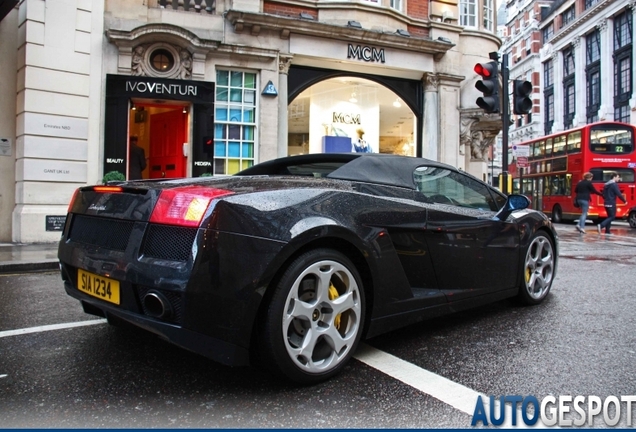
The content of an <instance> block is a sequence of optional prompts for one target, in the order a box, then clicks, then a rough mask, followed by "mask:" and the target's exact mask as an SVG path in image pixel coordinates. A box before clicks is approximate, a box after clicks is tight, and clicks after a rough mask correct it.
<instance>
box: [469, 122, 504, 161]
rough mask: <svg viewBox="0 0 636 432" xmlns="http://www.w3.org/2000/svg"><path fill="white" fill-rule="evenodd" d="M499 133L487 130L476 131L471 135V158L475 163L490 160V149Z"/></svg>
mask: <svg viewBox="0 0 636 432" xmlns="http://www.w3.org/2000/svg"><path fill="white" fill-rule="evenodd" d="M496 136H497V132H493V131H487V130H474V131H473V132H472V133H471V144H470V157H471V160H473V161H485V160H487V159H488V149H489V148H490V147H491V146H492V145H493V143H494V142H495V137H496Z"/></svg>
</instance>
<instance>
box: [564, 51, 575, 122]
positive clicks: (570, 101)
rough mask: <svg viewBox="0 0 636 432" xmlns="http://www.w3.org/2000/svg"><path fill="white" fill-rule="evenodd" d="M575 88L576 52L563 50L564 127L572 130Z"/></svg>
mask: <svg viewBox="0 0 636 432" xmlns="http://www.w3.org/2000/svg"><path fill="white" fill-rule="evenodd" d="M574 102H575V87H574V50H573V48H572V47H568V48H566V49H565V50H563V127H565V128H566V129H567V128H570V127H572V124H573V123H574V109H575V103H574Z"/></svg>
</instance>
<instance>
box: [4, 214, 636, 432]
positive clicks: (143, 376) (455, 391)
mask: <svg viewBox="0 0 636 432" xmlns="http://www.w3.org/2000/svg"><path fill="white" fill-rule="evenodd" d="M557 229H558V231H559V234H560V237H561V249H560V257H561V260H560V267H559V272H558V276H557V278H556V280H555V282H554V285H553V289H552V292H551V294H550V296H549V298H548V299H547V300H546V301H545V302H544V303H543V304H542V305H540V306H537V307H520V306H516V305H515V304H513V303H512V302H509V301H502V302H499V303H496V304H493V305H489V306H486V307H482V308H479V309H476V310H472V311H467V312H462V313H458V314H454V315H452V316H448V317H444V318H440V319H435V320H431V321H427V322H424V323H421V324H417V325H413V326H410V327H408V328H405V329H402V330H399V331H395V332H392V333H390V334H387V335H383V336H380V337H376V338H374V339H372V340H369V341H367V342H366V343H365V345H364V346H363V347H362V349H361V350H359V352H358V354H357V357H356V359H354V360H353V361H352V362H351V363H350V364H349V365H348V366H347V368H346V369H345V371H344V373H343V374H341V375H339V376H338V377H336V378H335V379H333V380H331V381H329V382H326V383H322V384H319V385H316V386H312V387H294V386H289V385H286V384H282V383H280V382H278V381H276V380H274V379H272V378H270V377H269V376H267V375H265V374H263V373H261V372H260V371H259V370H258V369H252V368H238V369H232V368H227V367H224V366H221V365H218V364H216V363H214V362H211V361H209V360H207V359H205V358H203V357H200V356H198V355H195V354H192V353H189V352H187V351H184V350H182V349H179V348H177V347H174V346H172V345H170V344H168V343H166V342H164V341H162V340H159V339H157V338H156V337H154V336H152V335H149V334H146V333H143V332H138V331H134V332H132V333H131V332H127V331H123V330H122V329H118V328H112V327H109V326H108V325H107V324H105V323H104V322H103V321H102V320H96V319H95V317H92V316H90V315H86V314H84V313H83V312H82V310H81V307H80V306H79V304H78V303H77V302H76V301H75V300H73V299H71V298H69V297H68V296H66V295H65V294H64V292H63V288H62V283H61V281H60V278H59V275H58V274H57V273H56V272H50V273H31V274H21V275H18V274H16V275H0V304H1V305H2V308H1V309H0V310H1V311H2V314H1V315H0V425H1V427H3V428H45V427H46V428H49V427H56V428H92V427H100V428H104V427H108V428H150V427H161V428H173V427H174V428H176V427H181V428H183V427H189V428H192V427H197V428H203V427H205V428H210V427H214V428H467V427H470V423H471V419H472V414H473V407H474V400H475V398H474V395H475V394H483V395H494V396H503V395H524V396H527V395H533V396H535V397H537V398H538V399H539V400H542V398H544V397H545V396H548V395H557V396H558V395H572V396H576V395H583V396H588V395H596V396H599V397H601V398H603V399H604V398H606V397H608V396H611V395H615V396H620V395H633V394H636V336H635V335H634V334H635V332H634V328H636V325H635V324H636V318H635V315H636V314H634V310H636V296H634V295H633V290H634V281H636V253H635V252H636V230H631V229H630V228H628V227H627V226H626V225H625V224H623V223H620V222H619V223H616V224H615V229H614V232H615V234H614V235H612V236H605V235H600V236H599V235H598V234H597V233H596V231H595V229H594V227H593V226H592V225H590V226H589V227H588V234H585V235H581V234H578V233H576V232H575V230H574V226H573V225H572V224H568V225H558V226H557ZM458 271H461V269H458ZM71 325H76V326H75V327H69V326H71ZM468 396H470V397H472V399H471V398H470V397H469V399H470V401H469V403H468V404H466V402H465V400H464V401H463V402H462V400H463V399H462V397H468ZM633 411H636V410H633ZM626 421H627V420H626V418H625V413H624V412H622V416H621V422H620V423H619V426H626V425H627V424H626ZM595 425H596V426H597V427H603V426H604V424H603V423H600V424H599V423H597V424H595Z"/></svg>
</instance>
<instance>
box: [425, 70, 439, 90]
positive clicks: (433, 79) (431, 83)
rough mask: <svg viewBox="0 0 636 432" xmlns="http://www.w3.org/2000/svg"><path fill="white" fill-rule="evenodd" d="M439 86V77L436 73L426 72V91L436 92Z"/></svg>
mask: <svg viewBox="0 0 636 432" xmlns="http://www.w3.org/2000/svg"><path fill="white" fill-rule="evenodd" d="M438 86H439V77H438V76H437V75H435V74H426V76H425V77H424V91H429V92H436V91H437V87H438Z"/></svg>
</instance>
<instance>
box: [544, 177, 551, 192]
mask: <svg viewBox="0 0 636 432" xmlns="http://www.w3.org/2000/svg"><path fill="white" fill-rule="evenodd" d="M551 184H552V178H551V177H550V176H546V177H544V178H543V187H544V189H543V195H546V196H549V195H552V189H551V188H550V185H551Z"/></svg>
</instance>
